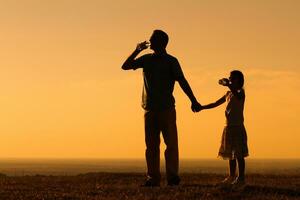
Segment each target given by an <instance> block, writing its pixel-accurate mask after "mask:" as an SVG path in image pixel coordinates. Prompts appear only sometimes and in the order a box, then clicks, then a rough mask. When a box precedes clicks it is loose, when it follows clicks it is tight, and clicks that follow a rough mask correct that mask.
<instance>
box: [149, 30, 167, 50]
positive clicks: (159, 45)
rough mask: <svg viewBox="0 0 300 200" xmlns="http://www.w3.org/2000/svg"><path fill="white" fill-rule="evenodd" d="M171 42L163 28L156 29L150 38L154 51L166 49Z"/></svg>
mask: <svg viewBox="0 0 300 200" xmlns="http://www.w3.org/2000/svg"><path fill="white" fill-rule="evenodd" d="M168 42H169V36H168V35H167V33H165V32H164V31H162V30H154V31H153V34H152V36H151V38H150V43H151V46H150V48H151V49H152V50H153V51H161V50H165V49H166V47H167V45H168Z"/></svg>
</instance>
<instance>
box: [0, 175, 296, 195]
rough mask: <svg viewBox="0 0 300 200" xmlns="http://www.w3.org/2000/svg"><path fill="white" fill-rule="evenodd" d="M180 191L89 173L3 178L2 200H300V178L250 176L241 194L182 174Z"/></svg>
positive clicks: (215, 178) (137, 178)
mask: <svg viewBox="0 0 300 200" xmlns="http://www.w3.org/2000/svg"><path fill="white" fill-rule="evenodd" d="M181 178H182V182H181V185H180V186H178V187H168V186H166V183H165V182H162V186H161V187H159V188H158V187H157V188H143V187H139V185H140V184H141V183H143V181H144V175H143V174H140V173H89V174H83V175H78V176H20V177H6V176H0V200H11V199H14V200H18V199H28V200H35V199H41V200H42V199H43V200H55V199H57V200H58V199H59V200H79V199H85V200H100V199H101V200H106V199H107V200H125V199H130V200H140V199H146V200H152V199H161V200H167V199H168V200H184V199H192V200H193V199H204V200H206V199H207V200H208V199H230V200H235V199H300V175H260V174H250V175H248V176H247V183H248V184H247V186H246V187H245V188H244V190H242V191H231V190H229V189H218V188H216V187H215V186H214V184H216V183H218V182H219V181H221V180H222V179H223V178H224V176H222V175H216V174H182V175H181Z"/></svg>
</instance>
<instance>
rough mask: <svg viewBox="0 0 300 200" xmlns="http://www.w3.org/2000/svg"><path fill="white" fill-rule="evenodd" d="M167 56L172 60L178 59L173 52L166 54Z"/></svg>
mask: <svg viewBox="0 0 300 200" xmlns="http://www.w3.org/2000/svg"><path fill="white" fill-rule="evenodd" d="M166 57H167V58H168V59H170V60H171V61H176V62H177V61H178V60H177V58H176V57H175V56H173V55H171V54H166Z"/></svg>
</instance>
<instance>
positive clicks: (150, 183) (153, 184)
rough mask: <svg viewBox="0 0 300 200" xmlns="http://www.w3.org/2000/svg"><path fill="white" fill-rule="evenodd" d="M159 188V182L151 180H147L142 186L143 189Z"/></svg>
mask: <svg viewBox="0 0 300 200" xmlns="http://www.w3.org/2000/svg"><path fill="white" fill-rule="evenodd" d="M159 186H160V183H159V181H154V180H153V179H151V178H149V179H147V180H146V181H145V183H144V184H142V185H141V187H159Z"/></svg>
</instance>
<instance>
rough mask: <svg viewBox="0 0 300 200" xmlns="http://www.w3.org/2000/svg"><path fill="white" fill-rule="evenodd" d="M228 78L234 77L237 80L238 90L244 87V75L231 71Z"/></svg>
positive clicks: (237, 71)
mask: <svg viewBox="0 0 300 200" xmlns="http://www.w3.org/2000/svg"><path fill="white" fill-rule="evenodd" d="M230 76H232V77H235V78H237V79H238V81H239V87H240V88H243V87H244V75H243V73H242V72H241V71H239V70H233V71H231V72H230Z"/></svg>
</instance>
